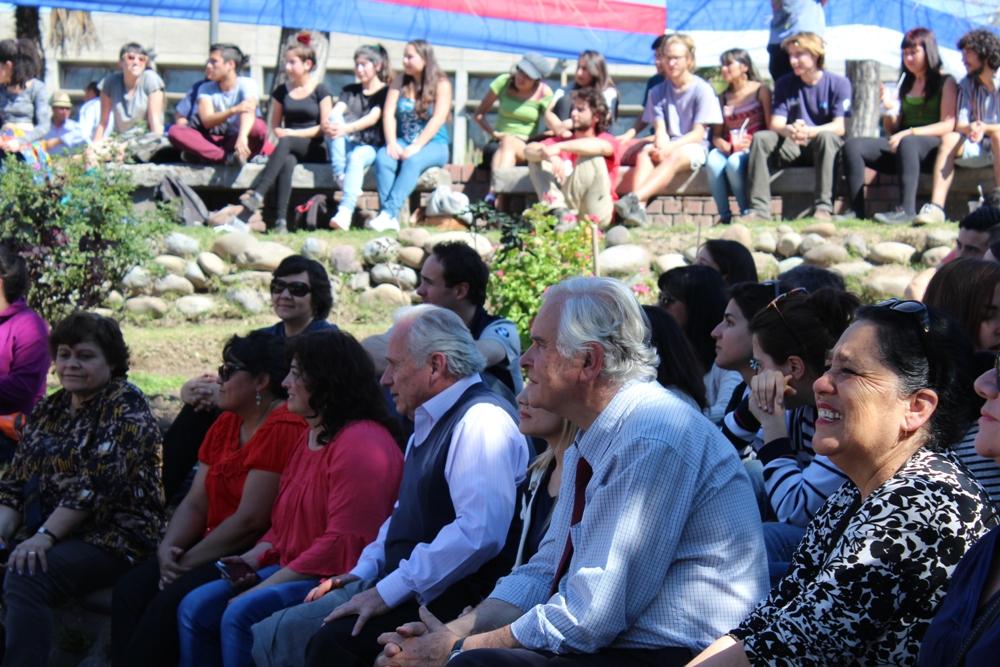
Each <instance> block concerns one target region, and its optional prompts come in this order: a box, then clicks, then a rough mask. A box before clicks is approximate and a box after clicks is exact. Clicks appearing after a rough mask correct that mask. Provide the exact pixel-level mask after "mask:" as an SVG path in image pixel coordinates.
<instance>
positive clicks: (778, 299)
mask: <svg viewBox="0 0 1000 667" xmlns="http://www.w3.org/2000/svg"><path fill="white" fill-rule="evenodd" d="M808 293H809V290H807V289H806V288H805V287H796V288H795V289H792V290H789V291H787V292H785V293H784V294H779V295H778V296H776V297H774V300H773V301H771V303H769V304H767V307H768V308H774V312H776V313H778V317H780V318H781V323H782V324H784V325H785V328H786V329H788V333H790V334H792V338H794V339H795V342H796V343H797V344H798V346H799V352H805V350H806V346H805V344H804V343H803V342H802V339H801V338H799V335H798V334H797V333H795V329H793V328H792V326H791V325H790V324H789V323H788V320H786V319H785V315H784V314H783V313H782V312H781V308H780V307H779V304H780V303H781V302H782V301H784V300H785V299H787V298H788V297H790V296H792V295H793V294H808ZM765 310H766V309H765Z"/></svg>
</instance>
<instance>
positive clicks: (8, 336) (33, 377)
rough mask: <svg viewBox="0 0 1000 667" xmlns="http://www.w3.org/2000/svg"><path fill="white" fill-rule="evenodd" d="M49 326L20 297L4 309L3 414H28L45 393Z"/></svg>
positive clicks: (0, 317)
mask: <svg viewBox="0 0 1000 667" xmlns="http://www.w3.org/2000/svg"><path fill="white" fill-rule="evenodd" d="M48 338H49V327H48V325H46V324H45V320H43V319H42V318H41V317H39V316H38V313H36V312H35V311H33V310H32V309H31V308H28V304H26V303H25V302H24V299H18V300H17V301H15V302H14V303H12V304H10V306H8V307H7V308H6V309H5V310H3V311H0V415H8V414H11V413H14V412H23V413H25V414H28V413H30V412H31V409H32V408H33V407H35V403H37V402H38V400H39V399H40V398H41V397H42V395H43V394H44V393H45V376H46V375H48V372H49V365H50V364H51V361H50V359H49V344H48Z"/></svg>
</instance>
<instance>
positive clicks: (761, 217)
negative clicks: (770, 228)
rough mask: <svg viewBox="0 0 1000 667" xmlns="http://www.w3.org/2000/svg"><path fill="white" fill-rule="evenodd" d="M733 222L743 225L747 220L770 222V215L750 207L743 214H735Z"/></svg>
mask: <svg viewBox="0 0 1000 667" xmlns="http://www.w3.org/2000/svg"><path fill="white" fill-rule="evenodd" d="M733 222H736V223H738V224H741V225H745V224H747V223H749V222H771V216H770V214H768V213H761V212H760V211H758V210H757V209H755V208H752V209H750V210H749V211H747V212H746V213H744V214H743V215H740V216H737V217H736V218H735V219H734V220H733Z"/></svg>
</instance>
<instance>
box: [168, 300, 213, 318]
mask: <svg viewBox="0 0 1000 667" xmlns="http://www.w3.org/2000/svg"><path fill="white" fill-rule="evenodd" d="M174 306H176V307H177V310H178V311H179V312H180V314H181V315H183V316H184V317H189V318H195V317H198V316H200V315H204V314H205V313H210V312H212V310H213V309H214V308H215V299H213V298H212V297H210V296H206V295H204V294H192V295H190V296H182V297H181V298H179V299H177V301H175V302H174Z"/></svg>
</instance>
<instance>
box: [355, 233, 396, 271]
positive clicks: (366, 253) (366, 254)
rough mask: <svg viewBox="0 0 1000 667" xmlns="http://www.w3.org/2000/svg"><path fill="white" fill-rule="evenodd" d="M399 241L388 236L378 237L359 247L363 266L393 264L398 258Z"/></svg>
mask: <svg viewBox="0 0 1000 667" xmlns="http://www.w3.org/2000/svg"><path fill="white" fill-rule="evenodd" d="M399 247H400V246H399V241H397V240H396V239H394V238H391V237H389V236H379V237H378V238H374V239H372V240H371V241H368V242H367V243H365V244H364V245H363V246H362V247H361V256H362V257H363V258H364V262H365V266H375V265H376V264H387V263H389V262H395V261H396V257H398V256H399Z"/></svg>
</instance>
